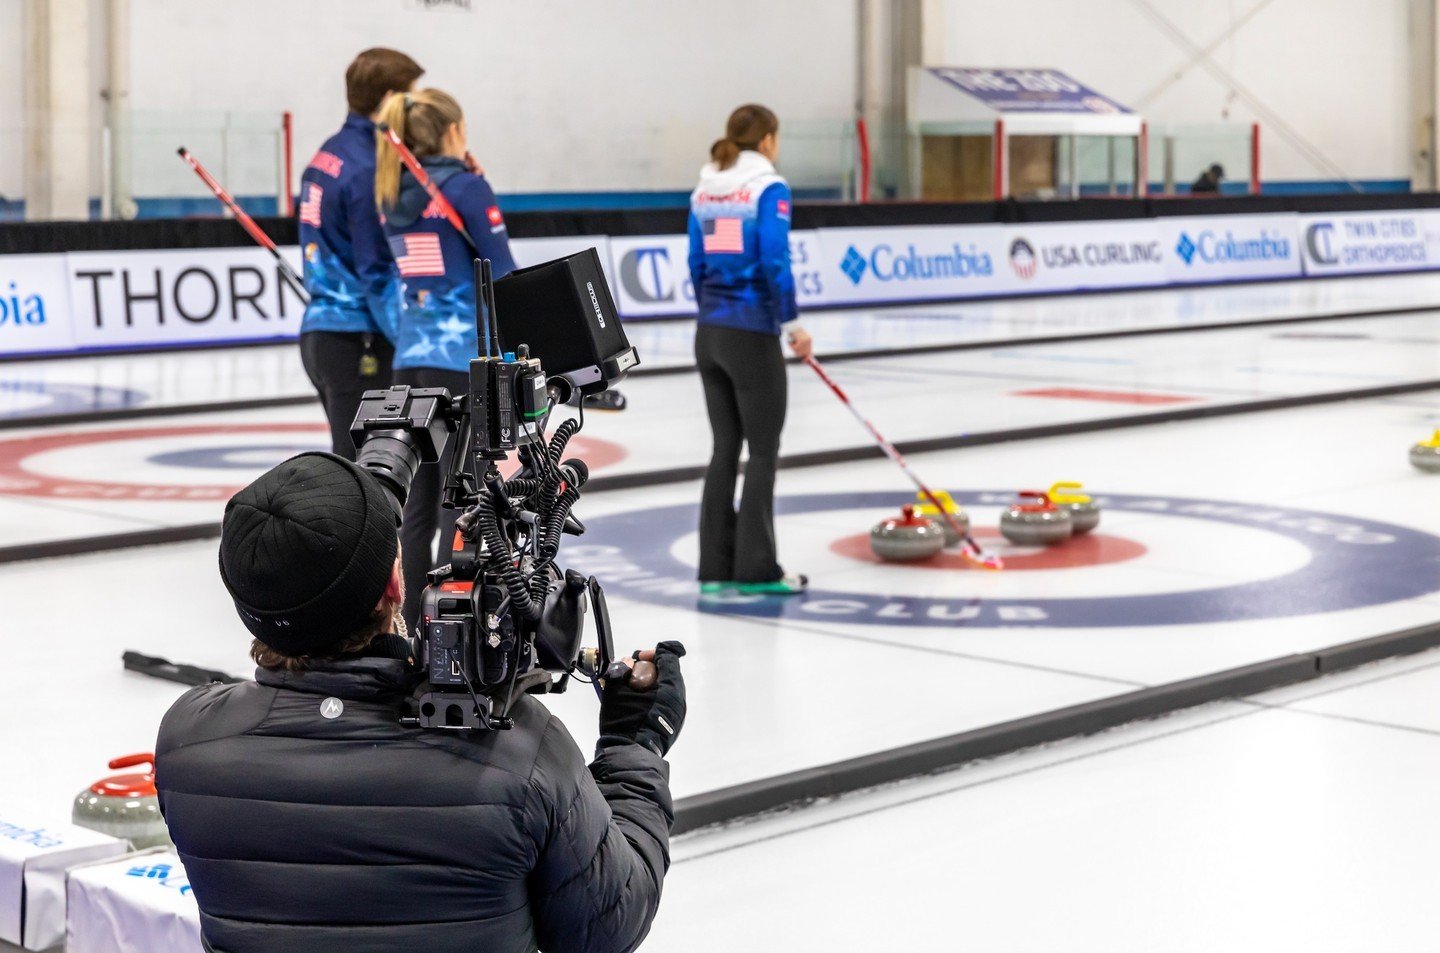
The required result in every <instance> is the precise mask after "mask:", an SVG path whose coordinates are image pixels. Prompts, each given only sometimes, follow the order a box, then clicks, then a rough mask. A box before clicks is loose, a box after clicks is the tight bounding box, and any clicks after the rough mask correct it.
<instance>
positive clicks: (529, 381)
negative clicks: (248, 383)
mask: <svg viewBox="0 0 1440 953" xmlns="http://www.w3.org/2000/svg"><path fill="white" fill-rule="evenodd" d="M475 292H476V294H475V298H476V308H475V311H476V326H477V339H478V340H479V341H480V342H481V343H480V353H479V355H478V356H477V357H476V358H474V359H473V360H471V362H470V368H469V378H470V379H469V390H468V393H465V394H460V395H452V394H450V393H449V392H448V391H447V390H445V389H444V388H411V387H406V386H404V385H397V386H394V387H391V388H389V389H388V390H373V391H367V392H366V393H365V394H364V397H363V399H362V400H361V403H360V407H359V410H358V412H357V413H356V416H355V422H354V423H353V424H352V425H351V436H352V437H353V439H354V440H355V444H356V446H357V447H359V456H358V459H357V461H356V462H357V463H358V464H359V465H360V466H362V467H364V468H365V469H366V470H368V471H369V472H370V473H371V474H373V475H374V476H375V477H376V478H377V479H378V480H379V482H380V484H381V486H382V487H383V488H384V489H385V492H386V494H387V495H388V496H389V498H390V500H391V502H392V503H393V504H394V506H395V509H396V514H397V519H398V516H399V514H400V513H401V512H403V509H404V503H405V499H406V497H407V496H408V495H409V491H410V486H411V484H412V483H413V482H414V480H415V477H416V474H417V473H418V471H419V469H420V466H421V465H422V464H426V463H436V462H438V461H441V460H442V459H444V457H445V455H446V449H447V447H448V446H450V445H451V443H452V441H453V447H454V449H453V452H452V453H451V454H450V458H451V464H450V467H449V470H448V472H447V473H446V475H445V483H444V491H443V500H444V502H443V505H444V506H446V507H448V508H452V509H458V510H460V511H461V514H460V516H459V518H458V520H457V522H456V532H455V536H454V539H453V541H448V542H449V545H450V562H449V563H448V564H447V565H443V566H441V567H440V568H438V569H436V570H434V571H433V572H431V573H430V575H429V579H428V581H429V585H427V586H426V589H425V593H424V596H423V599H422V609H421V618H420V626H419V631H418V632H416V633H413V637H412V646H413V648H414V650H415V655H414V658H415V659H416V662H417V664H418V666H419V668H420V670H421V672H422V674H423V681H421V682H420V683H419V684H418V685H417V686H416V688H415V689H414V691H413V693H412V695H411V699H410V704H409V705H407V709H406V711H405V712H403V713H402V716H401V720H402V722H404V723H407V724H416V725H419V726H421V727H424V728H436V729H452V730H473V729H496V728H508V727H510V725H511V724H512V721H511V718H510V716H509V712H510V710H511V707H512V706H513V704H514V701H515V699H517V698H518V697H519V696H520V695H521V694H524V693H527V692H528V693H545V692H561V691H564V690H565V688H566V687H567V686H568V683H569V680H570V677H571V674H572V673H573V672H575V671H577V670H578V671H580V672H581V674H583V675H586V676H588V677H590V678H591V679H592V680H594V681H595V683H596V686H597V691H598V690H599V689H598V686H599V680H600V679H602V678H625V677H628V676H629V674H630V670H629V667H628V666H627V665H626V663H625V662H623V661H617V660H616V659H615V653H614V644H613V640H612V637H611V632H610V620H609V615H608V613H607V611H606V607H605V595H604V591H603V589H602V588H601V586H600V584H599V582H598V581H597V580H596V579H595V578H594V577H593V576H592V577H588V578H587V577H585V576H583V575H581V574H580V573H578V572H575V571H573V570H562V569H561V568H560V566H559V565H558V564H557V562H556V559H557V557H558V555H559V551H560V545H561V540H562V539H563V537H564V536H565V535H567V534H569V535H579V534H581V533H583V532H585V526H584V524H583V523H582V522H580V520H579V519H578V518H576V517H575V516H574V515H573V514H572V512H571V511H572V509H573V507H574V506H575V504H576V502H577V501H578V500H579V498H580V490H581V488H582V487H583V486H584V485H585V482H586V481H587V480H588V479H589V470H588V468H587V467H586V466H585V463H584V461H582V460H579V459H563V458H564V454H565V450H566V446H567V445H568V443H569V441H570V439H571V437H573V436H574V435H575V434H576V433H577V432H579V430H580V429H581V427H582V426H583V421H584V416H583V410H582V412H581V416H580V417H579V418H578V419H575V418H571V419H567V420H565V421H563V422H561V423H560V424H559V425H558V426H557V427H556V428H555V431H554V433H553V434H551V435H550V436H548V437H547V436H546V428H547V425H548V423H549V419H550V415H551V413H552V412H553V411H554V409H555V408H556V406H557V405H559V404H562V403H564V402H565V401H567V400H568V399H569V398H570V396H571V394H572V393H574V392H575V391H577V390H578V391H579V392H580V393H581V394H589V393H597V392H599V391H601V390H604V389H605V388H607V387H610V386H611V385H613V384H615V383H616V382H618V381H619V380H620V379H622V378H623V377H624V376H625V373H626V372H627V371H628V370H629V368H631V367H634V366H635V365H637V364H638V363H639V357H638V356H637V355H636V353H635V351H634V349H633V348H631V347H630V345H629V342H628V341H627V340H626V339H625V335H624V330H623V329H622V328H621V326H620V321H619V317H618V315H617V314H616V311H615V305H614V301H613V299H612V298H611V296H610V289H609V286H608V285H607V284H606V283H605V279H604V276H603V274H602V272H601V271H600V266H599V258H598V256H597V255H596V254H595V251H594V249H591V250H589V251H588V252H582V253H580V254H578V255H572V256H569V257H567V258H562V259H559V260H557V261H554V262H548V263H546V264H543V265H537V266H535V267H533V268H527V269H523V270H521V271H517V272H513V273H512V274H510V275H508V276H506V277H505V278H502V279H501V280H500V281H499V282H495V281H493V280H492V278H491V272H490V262H489V261H488V260H486V261H479V260H477V261H476V262H475ZM497 295H498V297H499V298H501V299H503V300H504V301H505V314H506V317H505V319H504V320H501V319H500V317H499V310H500V309H499V308H497V305H496V301H497ZM502 333H503V335H504V337H503V338H502ZM522 334H524V335H525V336H526V339H527V343H525V344H518V345H517V346H516V347H515V349H514V351H507V350H505V349H504V343H503V340H504V338H509V337H519V336H520V335H522ZM531 335H538V336H534V337H531ZM547 354H548V355H553V356H554V363H553V364H552V366H551V368H549V369H548V371H547V369H546V368H545V367H544V366H543V365H542V363H541V359H542V357H544V356H545V355H547ZM512 455H513V456H514V458H515V459H516V460H517V461H518V463H519V467H518V469H516V470H515V471H513V472H511V473H510V474H509V475H507V476H502V474H501V472H500V465H501V464H503V463H505V462H507V461H508V460H510V459H511V457H512ZM446 542H447V541H445V540H442V543H446ZM587 602H588V603H589V604H590V605H591V606H593V609H594V612H595V620H596V630H597V636H598V639H597V640H598V643H599V644H598V647H597V648H587V649H584V650H582V648H581V642H582V637H583V631H584V621H585V614H586V611H587ZM631 683H632V685H634V684H635V679H632V680H631Z"/></svg>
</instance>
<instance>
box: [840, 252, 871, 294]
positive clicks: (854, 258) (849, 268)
mask: <svg viewBox="0 0 1440 953" xmlns="http://www.w3.org/2000/svg"><path fill="white" fill-rule="evenodd" d="M840 270H841V271H843V272H845V277H847V278H849V279H850V281H851V282H852V283H853V284H857V285H858V284H859V283H860V279H861V278H863V277H864V276H865V256H864V255H862V254H860V252H859V250H858V249H856V247H855V246H854V245H851V246H850V247H849V248H848V249H846V250H845V257H844V258H842V259H840Z"/></svg>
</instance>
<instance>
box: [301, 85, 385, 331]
mask: <svg viewBox="0 0 1440 953" xmlns="http://www.w3.org/2000/svg"><path fill="white" fill-rule="evenodd" d="M299 216H300V248H301V250H302V251H303V252H304V258H305V290H306V291H308V292H309V293H310V306H309V307H307V308H306V309H305V318H304V320H303V321H302V322H301V325H300V331H301V333H302V334H303V333H305V332H306V331H340V332H349V333H364V332H375V331H379V332H382V333H383V334H384V335H385V336H386V337H388V338H391V339H392V340H393V339H394V337H395V322H396V319H397V317H398V310H399V303H398V301H397V299H396V298H395V294H396V287H395V274H394V270H395V263H394V261H393V260H392V259H391V257H390V246H389V245H387V244H386V242H385V234H384V232H382V231H381V229H380V216H379V215H378V214H377V213H376V211H375V124H374V123H373V122H371V121H370V120H369V119H367V118H366V117H364V116H361V115H359V114H357V113H351V114H350V115H349V116H348V117H347V118H346V119H345V125H343V126H341V127H340V131H339V132H337V133H335V135H333V136H331V137H330V138H329V139H326V140H325V144H324V145H322V146H321V147H320V151H319V152H317V153H315V158H313V159H311V160H310V164H309V165H308V166H306V168H305V172H304V174H303V175H301V176H300V208H299Z"/></svg>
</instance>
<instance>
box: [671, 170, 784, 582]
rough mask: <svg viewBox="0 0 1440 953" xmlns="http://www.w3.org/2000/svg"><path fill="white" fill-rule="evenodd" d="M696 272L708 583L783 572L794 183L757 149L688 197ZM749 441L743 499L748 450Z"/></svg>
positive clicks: (711, 175)
mask: <svg viewBox="0 0 1440 953" xmlns="http://www.w3.org/2000/svg"><path fill="white" fill-rule="evenodd" d="M690 277H691V280H692V281H693V282H694V285H695V299H696V304H697V305H698V306H699V312H700V313H699V323H698V325H697V327H696V331H695V363H696V366H697V367H698V369H699V371H700V382H701V384H702V385H703V386H704V389H705V409H706V411H707V412H708V414H709V416H710V428H711V430H712V431H713V433H714V451H713V453H712V455H711V458H710V466H709V468H708V469H707V470H706V472H705V490H704V493H703V496H702V498H701V503H700V568H699V577H700V581H701V582H702V583H705V584H708V585H719V584H723V583H745V584H771V583H776V582H778V581H780V580H781V579H783V578H784V575H785V573H784V570H783V569H782V568H781V567H780V564H779V562H778V561H777V559H776V547H775V518H774V510H775V502H774V497H775V468H776V466H777V464H778V461H779V457H780V431H781V429H782V428H783V427H784V425H785V401H786V379H785V357H784V354H782V353H781V349H780V334H781V329H782V326H783V325H785V324H788V323H790V322H792V321H794V320H795V316H796V309H795V278H794V275H793V274H792V273H791V271H790V187H789V186H788V185H786V184H785V180H784V179H782V178H781V177H780V176H779V175H778V174H776V172H775V167H774V166H773V165H772V164H771V163H770V160H768V159H766V158H765V157H764V156H762V155H761V154H760V153H758V152H754V151H751V150H745V151H742V152H741V153H740V155H739V158H738V159H737V160H736V161H735V164H734V165H732V166H731V167H730V168H728V169H723V170H722V169H719V168H717V167H716V166H715V164H713V163H712V164H710V165H707V166H706V167H705V168H704V169H703V170H702V171H701V173H700V185H699V187H698V188H696V189H695V192H694V193H693V194H692V195H691V197H690ZM742 445H744V446H748V448H749V462H748V463H746V465H745V486H744V489H743V491H742V492H741V496H740V507H739V509H738V510H737V509H736V507H735V484H736V482H737V480H738V478H739V466H740V450H741V447H742Z"/></svg>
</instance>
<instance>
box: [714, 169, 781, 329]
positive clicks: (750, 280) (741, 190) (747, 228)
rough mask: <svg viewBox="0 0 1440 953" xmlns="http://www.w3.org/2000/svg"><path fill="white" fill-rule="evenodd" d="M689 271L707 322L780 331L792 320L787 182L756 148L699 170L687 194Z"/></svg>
mask: <svg viewBox="0 0 1440 953" xmlns="http://www.w3.org/2000/svg"><path fill="white" fill-rule="evenodd" d="M690 278H691V280H692V281H693V282H694V284H695V300H696V302H697V304H698V305H699V308H700V321H701V322H702V323H704V324H717V325H721V326H723V327H727V328H738V329H740V330H742V331H757V332H759V333H762V334H773V335H778V334H779V333H780V326H781V325H782V324H785V323H786V322H789V321H793V320H795V314H796V312H795V276H794V275H793V274H792V273H791V271H790V186H788V185H786V184H785V180H784V179H783V178H781V177H780V176H779V174H777V173H776V171H775V167H774V166H773V165H771V164H770V160H769V159H766V158H765V157H764V156H762V155H761V154H760V153H758V152H752V151H748V150H747V151H745V152H742V153H740V158H739V159H737V160H736V162H735V164H734V165H732V166H731V167H730V168H728V169H725V170H723V171H722V170H720V169H717V168H716V167H715V164H714V163H711V164H709V165H707V166H705V168H703V169H701V170H700V185H699V186H698V187H696V189H695V191H694V193H692V194H691V196H690Z"/></svg>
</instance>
